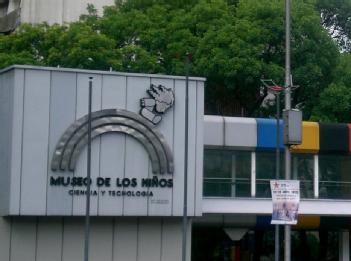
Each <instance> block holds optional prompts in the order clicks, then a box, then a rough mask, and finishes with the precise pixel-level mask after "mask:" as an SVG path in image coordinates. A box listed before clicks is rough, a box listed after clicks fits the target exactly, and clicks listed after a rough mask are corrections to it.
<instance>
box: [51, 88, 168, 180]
mask: <svg viewBox="0 0 351 261" xmlns="http://www.w3.org/2000/svg"><path fill="white" fill-rule="evenodd" d="M148 93H149V94H150V96H151V97H152V98H143V99H141V107H142V108H141V111H140V114H141V115H138V114H136V113H134V112H131V111H127V110H123V109H106V110H101V111H96V112H93V113H92V114H91V118H92V123H91V126H92V139H94V138H96V137H98V136H100V135H103V134H105V133H111V132H113V133H124V134H126V135H129V136H131V137H133V138H134V139H136V140H137V141H139V142H140V143H141V144H142V145H143V146H144V148H145V149H146V151H147V153H148V155H149V157H150V160H151V166H152V172H153V173H154V174H165V173H169V174H173V172H174V162H173V154H172V152H171V150H170V148H169V145H168V144H167V142H166V140H165V138H164V136H163V135H162V134H161V133H160V132H159V131H158V130H156V129H155V125H156V124H157V123H159V122H160V121H161V119H162V117H161V114H163V113H164V112H165V111H166V110H168V109H169V108H170V107H172V106H173V103H174V93H173V91H172V90H171V89H168V88H166V87H164V86H161V85H159V86H155V85H151V87H150V89H149V90H148ZM152 100H154V101H152ZM143 105H145V106H143ZM87 143H88V115H85V116H83V117H82V118H80V119H78V120H76V121H75V122H74V123H73V124H71V126H70V127H68V129H67V130H66V131H65V132H64V134H63V135H62V136H61V138H60V140H59V142H58V143H57V145H56V148H55V151H54V155H53V157H52V161H51V169H52V170H53V171H58V170H61V171H65V170H68V171H74V169H75V167H76V164H77V160H78V157H79V154H80V152H81V151H82V149H83V148H84V146H86V145H87Z"/></svg>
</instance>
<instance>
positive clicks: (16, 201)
mask: <svg viewBox="0 0 351 261" xmlns="http://www.w3.org/2000/svg"><path fill="white" fill-rule="evenodd" d="M23 98H24V70H23V69H16V70H15V84H14V89H13V113H12V117H13V118H12V138H11V144H12V149H11V184H10V187H11V188H10V191H11V201H10V214H12V215H18V214H19V211H20V199H21V198H20V197H21V196H20V193H21V192H20V191H21V190H20V188H21V169H22V127H23V106H24V104H23Z"/></svg>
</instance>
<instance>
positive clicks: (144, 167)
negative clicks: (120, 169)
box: [123, 77, 150, 216]
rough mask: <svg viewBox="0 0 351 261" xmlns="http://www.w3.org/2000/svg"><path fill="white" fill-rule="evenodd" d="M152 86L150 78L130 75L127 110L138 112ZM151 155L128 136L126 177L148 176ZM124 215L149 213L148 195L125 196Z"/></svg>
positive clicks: (135, 189) (133, 189) (132, 189)
mask: <svg viewBox="0 0 351 261" xmlns="http://www.w3.org/2000/svg"><path fill="white" fill-rule="evenodd" d="M149 87H150V78H147V77H128V79H127V110H129V111H132V112H135V113H138V112H139V110H140V99H141V98H143V97H146V90H147V89H148V88H149ZM149 161H150V160H149V156H148V154H147V151H146V150H145V148H144V147H143V145H142V144H141V143H140V142H138V141H137V140H135V139H134V138H132V137H130V136H127V137H126V152H125V178H138V182H140V179H141V178H147V177H148V170H149V164H150V163H149ZM124 190H126V191H137V190H139V188H137V187H136V188H131V187H128V188H124ZM123 204H124V212H123V214H124V215H130V216H136V215H146V214H147V198H146V197H139V198H137V197H131V198H129V197H124V199H123Z"/></svg>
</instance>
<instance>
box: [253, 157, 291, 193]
mask: <svg viewBox="0 0 351 261" xmlns="http://www.w3.org/2000/svg"><path fill="white" fill-rule="evenodd" d="M275 169H276V153H275V152H273V151H258V152H256V197H257V198H270V197H271V188H270V180H271V179H275V178H276V174H275V173H276V172H275ZM284 171H285V169H284V154H283V153H280V171H279V178H283V177H284Z"/></svg>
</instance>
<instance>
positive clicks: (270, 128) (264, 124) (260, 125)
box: [256, 119, 284, 150]
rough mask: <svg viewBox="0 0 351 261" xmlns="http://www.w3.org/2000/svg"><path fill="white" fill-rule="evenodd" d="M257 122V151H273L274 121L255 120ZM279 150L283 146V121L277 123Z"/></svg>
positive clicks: (275, 130) (275, 143)
mask: <svg viewBox="0 0 351 261" xmlns="http://www.w3.org/2000/svg"><path fill="white" fill-rule="evenodd" d="M256 121H257V149H258V150H273V149H276V145H277V124H276V120H275V119H256ZM279 130H280V135H279V136H280V148H281V149H284V145H283V121H282V120H280V121H279Z"/></svg>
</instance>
